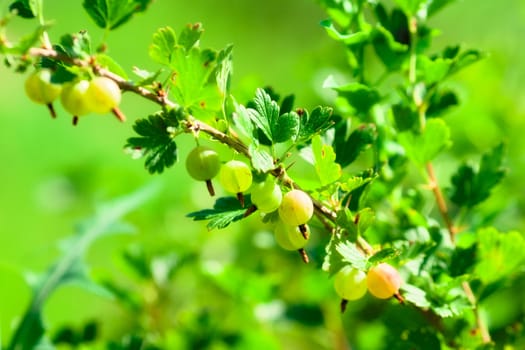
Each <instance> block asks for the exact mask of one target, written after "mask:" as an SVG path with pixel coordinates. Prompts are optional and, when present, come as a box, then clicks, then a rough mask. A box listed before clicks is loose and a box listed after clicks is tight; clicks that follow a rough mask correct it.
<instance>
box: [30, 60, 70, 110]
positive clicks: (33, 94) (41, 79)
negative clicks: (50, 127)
mask: <svg viewBox="0 0 525 350" xmlns="http://www.w3.org/2000/svg"><path fill="white" fill-rule="evenodd" d="M24 88H25V91H26V94H27V96H28V97H29V99H30V100H31V101H33V102H35V103H38V104H44V105H47V107H48V108H49V111H50V112H51V115H52V116H53V117H56V113H55V110H54V109H53V105H52V104H51V103H52V102H53V101H54V100H55V99H56V98H57V97H58V96H59V95H60V91H61V90H62V86H61V85H59V84H54V83H52V82H51V70H49V69H47V68H44V69H41V70H38V71H36V72H34V73H32V74H31V75H29V77H27V79H26V82H25V85H24Z"/></svg>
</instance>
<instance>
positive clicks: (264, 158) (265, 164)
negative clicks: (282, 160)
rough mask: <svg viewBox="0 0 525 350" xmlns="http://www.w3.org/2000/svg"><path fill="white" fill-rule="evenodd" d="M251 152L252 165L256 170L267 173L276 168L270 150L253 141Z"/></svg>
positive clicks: (250, 147)
mask: <svg viewBox="0 0 525 350" xmlns="http://www.w3.org/2000/svg"><path fill="white" fill-rule="evenodd" d="M249 152H250V155H251V159H252V166H253V168H254V169H255V170H258V171H260V172H263V173H266V172H268V171H270V170H272V169H273V168H275V165H274V163H273V158H272V155H271V154H270V153H268V151H266V150H264V149H261V148H258V147H257V146H256V145H255V144H253V143H252V144H250V146H249Z"/></svg>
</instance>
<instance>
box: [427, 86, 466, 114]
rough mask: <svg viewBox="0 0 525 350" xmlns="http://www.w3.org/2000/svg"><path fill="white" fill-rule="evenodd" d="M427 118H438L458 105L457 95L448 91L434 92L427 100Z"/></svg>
mask: <svg viewBox="0 0 525 350" xmlns="http://www.w3.org/2000/svg"><path fill="white" fill-rule="evenodd" d="M427 103H428V109H427V116H428V117H429V118H433V117H439V116H441V115H442V114H443V113H445V112H447V111H448V110H449V109H450V108H452V107H454V106H457V105H459V99H458V97H457V95H456V94H455V93H454V92H453V91H450V90H436V91H434V93H432V95H431V96H430V97H429V98H428V102H427Z"/></svg>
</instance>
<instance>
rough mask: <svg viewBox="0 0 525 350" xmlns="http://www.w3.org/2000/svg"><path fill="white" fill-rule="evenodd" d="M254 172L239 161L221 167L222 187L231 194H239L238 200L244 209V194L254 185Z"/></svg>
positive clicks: (231, 161) (232, 161) (220, 179)
mask: <svg viewBox="0 0 525 350" xmlns="http://www.w3.org/2000/svg"><path fill="white" fill-rule="evenodd" d="M252 180H253V177H252V172H251V170H250V167H248V165H246V164H245V163H243V162H241V161H239V160H230V161H229V162H227V163H225V164H224V165H223V166H222V167H221V171H220V173H219V181H220V183H221V185H222V187H223V188H224V189H225V190H226V191H228V192H230V193H235V194H237V198H238V199H239V202H241V205H242V206H243V207H244V196H243V194H242V193H243V192H244V191H246V190H247V189H248V188H250V186H251V185H252Z"/></svg>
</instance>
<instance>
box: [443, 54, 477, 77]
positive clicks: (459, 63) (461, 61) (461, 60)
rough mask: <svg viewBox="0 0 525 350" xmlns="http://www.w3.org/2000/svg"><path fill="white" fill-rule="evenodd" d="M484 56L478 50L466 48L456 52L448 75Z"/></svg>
mask: <svg viewBox="0 0 525 350" xmlns="http://www.w3.org/2000/svg"><path fill="white" fill-rule="evenodd" d="M484 57H485V54H484V53H483V52H481V51H478V50H472V49H471V50H466V51H463V52H461V53H460V54H458V55H457V56H456V57H455V59H454V61H453V63H452V66H451V67H450V71H449V75H452V74H454V73H457V72H459V71H460V70H462V69H463V68H466V67H468V66H470V65H471V64H474V63H476V62H478V61H480V60H481V59H483V58H484Z"/></svg>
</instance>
